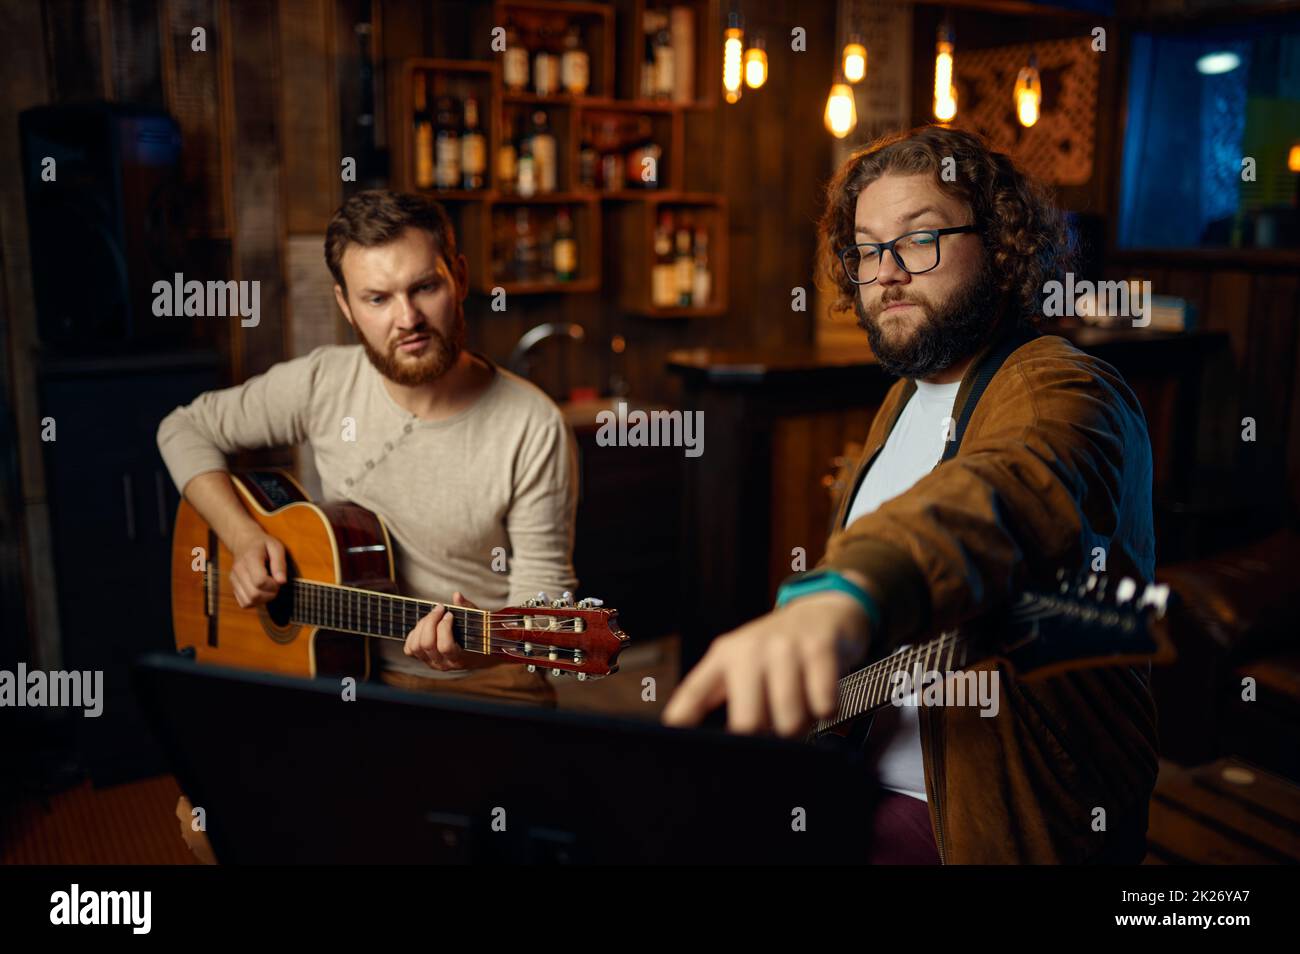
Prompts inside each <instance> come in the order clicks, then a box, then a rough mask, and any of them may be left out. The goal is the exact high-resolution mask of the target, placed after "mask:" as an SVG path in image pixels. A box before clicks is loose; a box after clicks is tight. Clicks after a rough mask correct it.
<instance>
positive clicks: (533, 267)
mask: <svg viewBox="0 0 1300 954" xmlns="http://www.w3.org/2000/svg"><path fill="white" fill-rule="evenodd" d="M537 251H538V250H537V233H536V232H535V231H534V229H533V221H532V215H531V214H530V213H529V211H528V206H526V205H521V206H519V207H518V208H517V209H515V242H514V254H513V259H514V268H513V269H511V272H512V274H513V276H514V280H515V281H517V282H532V281H536V280H537V278H538V274H537V267H538V254H537Z"/></svg>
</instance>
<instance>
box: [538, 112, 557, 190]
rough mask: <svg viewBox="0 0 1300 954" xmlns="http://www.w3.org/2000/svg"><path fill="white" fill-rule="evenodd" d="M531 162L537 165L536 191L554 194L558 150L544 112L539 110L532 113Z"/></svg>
mask: <svg viewBox="0 0 1300 954" xmlns="http://www.w3.org/2000/svg"><path fill="white" fill-rule="evenodd" d="M532 146H533V161H534V162H535V163H536V165H537V169H536V173H537V191H538V192H543V193H545V192H554V191H555V190H556V189H557V188H559V174H558V168H557V160H558V157H559V150H558V149H556V145H555V134H554V133H553V132H551V126H550V122H549V120H548V119H547V116H546V110H544V109H539V110H537V111H536V112H535V113H533V135H532Z"/></svg>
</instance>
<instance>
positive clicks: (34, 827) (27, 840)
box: [0, 775, 196, 865]
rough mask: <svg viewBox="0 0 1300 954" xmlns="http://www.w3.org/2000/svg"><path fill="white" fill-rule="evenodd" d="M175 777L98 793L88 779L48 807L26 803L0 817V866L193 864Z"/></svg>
mask: <svg viewBox="0 0 1300 954" xmlns="http://www.w3.org/2000/svg"><path fill="white" fill-rule="evenodd" d="M180 794H181V790H180V788H178V787H177V785H176V780H175V779H174V778H172V777H171V776H170V775H163V776H160V777H158V778H151V779H146V780H145V781H141V782H132V783H131V784H128V785H115V786H113V787H112V788H101V789H96V788H95V787H94V786H92V785H91V784H90V782H89V781H85V782H82V783H81V784H80V785H78V786H76V787H75V788H71V789H69V790H67V791H65V792H59V793H58V794H57V795H53V796H51V797H50V799H49V803H48V805H44V806H43V805H41V804H40V803H39V802H37V801H30V802H23V803H20V804H19V805H17V806H16V807H12V808H10V809H9V810H8V811H5V812H4V813H3V814H0V864H6V865H105V864H117V865H188V864H195V863H196V862H195V861H194V859H193V856H192V855H191V854H190V851H189V849H188V848H186V847H185V842H183V841H181V836H180V822H179V821H178V820H177V818H176V800H177V798H179V797H180Z"/></svg>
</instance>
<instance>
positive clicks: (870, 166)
mask: <svg viewBox="0 0 1300 954" xmlns="http://www.w3.org/2000/svg"><path fill="white" fill-rule="evenodd" d="M949 157H951V158H952V159H953V160H954V163H953V166H950V168H953V171H954V173H955V177H954V180H953V181H951V182H949V181H946V180H945V179H944V178H943V176H941V175H940V174H939V173H940V170H941V169H942V168H943V160H944V159H946V158H949ZM887 172H889V173H895V174H898V175H916V174H918V173H926V172H928V173H932V174H933V175H934V177H935V185H937V186H938V187H939V189H940V190H941V191H943V192H944V193H946V194H947V195H949V196H952V197H953V198H957V199H960V200H961V201H963V202H965V203H966V205H967V206H969V207H970V210H971V213H972V216H973V223H974V224H975V225H976V226H978V227H979V230H980V231H979V236H980V241H981V242H982V243H983V245H984V249H985V251H986V252H987V253H988V255H989V267H990V268H991V270H992V272H993V274H994V276H996V282H997V287H998V289H999V290H1000V291H1001V292H1002V293H1003V295H1005V296H1006V298H1007V300H1008V302H1009V303H1010V304H1011V305H1012V306H1013V309H1014V312H1015V314H1016V317H1019V318H1021V319H1023V320H1027V321H1031V322H1036V321H1037V320H1038V319H1039V312H1040V302H1041V301H1042V296H1043V295H1044V294H1045V290H1044V285H1045V284H1046V283H1047V282H1049V281H1051V280H1053V279H1056V280H1058V281H1059V280H1063V277H1064V274H1065V272H1066V271H1068V270H1069V269H1071V268H1072V267H1073V265H1074V262H1075V258H1076V256H1077V244H1076V239H1075V236H1074V234H1073V232H1072V230H1071V229H1070V228H1069V227H1068V225H1067V223H1066V220H1065V216H1064V214H1063V213H1062V212H1061V211H1060V210H1059V209H1057V208H1056V205H1055V203H1054V200H1053V196H1052V193H1051V192H1050V190H1049V189H1048V188H1047V187H1046V186H1044V185H1042V184H1041V183H1038V182H1036V181H1034V180H1032V179H1030V178H1029V177H1028V176H1026V175H1025V174H1024V173H1023V172H1021V171H1020V170H1019V169H1017V168H1016V166H1015V164H1014V163H1013V162H1012V161H1011V159H1010V157H1008V156H1006V155H1004V154H1003V153H1000V152H994V151H993V150H992V149H990V148H989V146H988V145H987V144H986V143H985V142H984V141H983V140H982V139H981V138H980V137H979V136H977V135H975V134H974V133H970V132H966V131H964V130H961V129H953V128H950V127H946V126H934V125H931V126H920V127H917V128H916V129H913V130H910V131H908V132H901V133H894V134H892V135H888V136H883V137H881V138H880V139H877V140H876V141H875V142H872V143H870V144H868V145H866V146H864V147H863V148H861V149H859V150H857V151H856V152H854V153H853V155H851V156H849V158H848V159H846V160H845V161H844V163H843V164H842V165H841V166H840V167H839V169H838V170H836V172H835V175H834V176H832V177H831V181H830V183H829V184H828V185H827V187H826V210H825V212H823V213H822V216H821V219H820V220H819V221H818V223H817V232H818V264H819V277H820V281H821V284H822V287H823V288H825V289H826V290H828V291H833V292H834V299H833V301H832V307H833V308H834V309H835V310H837V311H838V310H848V309H851V308H852V307H853V299H854V296H856V295H857V293H858V286H856V285H854V284H853V283H852V282H850V281H849V278H848V276H847V275H846V274H845V273H844V269H843V267H842V266H841V264H840V261H839V259H838V257H837V253H838V251H839V250H840V249H842V248H845V247H847V246H849V245H852V244H853V243H854V241H855V238H854V229H855V224H854V219H855V213H856V209H857V201H858V195H859V194H860V193H861V192H862V190H863V189H865V188H866V187H867V186H868V185H870V184H871V183H872V182H875V181H876V179H878V178H880V176H882V175H884V174H885V173H887Z"/></svg>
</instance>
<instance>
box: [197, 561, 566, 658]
mask: <svg viewBox="0 0 1300 954" xmlns="http://www.w3.org/2000/svg"><path fill="white" fill-rule="evenodd" d="M209 570H210V571H212V572H214V573H215V575H216V576H217V578H220V577H221V575H222V574H221V572H220V570H219V569H217V570H213V568H211V567H210V568H209ZM290 582H292V583H294V584H307V585H308V586H317V587H321V590H320V591H318V592H349V593H353V592H355V593H364V594H367V596H372V595H373V596H379V597H388V598H389V599H390V600H393V599H396V600H401V601H403V602H409V603H414V604H420V603H431V602H432V601H423V600H416V599H414V598H412V597H403V596H398V595H396V594H390V593H380V592H378V591H374V590H362V589H357V588H352V587H346V586H338V585H337V584H322V583H320V582H318V581H315V580H304V579H302V578H301V577H294V578H293V579H292V580H291V581H290ZM293 592H294V596H295V604H296V608H298V609H300V610H303V611H308V612H315V611H319V612H320V613H321V614H322V615H325V614H330V613H332V612H333V610H334V609H337V610H339V611H341V612H340V613H338V614H337V615H347V616H349V617H350V618H349V619H348V620H347V621H348V622H353V621H355V622H361V621H362V617H365V618H366V620H367V624H366V625H369V624H370V623H369V621H371V620H373V622H374V624H375V625H376V626H379V627H381V628H396V627H401V628H407V627H408V626H410V627H411V628H413V625H411V624H410V618H409V617H410V614H408V613H406V612H405V609H406V607H405V606H403V608H402V610H401V611H394V610H393V609H392V608H391V606H388V607H387V608H386V607H385V604H382V603H381V604H377V605H376V606H375V607H374V609H375V610H376V611H375V612H374V613H358V612H356V609H355V607H343V606H339V607H335V608H330V607H323V606H312V605H310V603H309V601H306V600H304V601H299V600H297V599H296V597H298V596H303V597H310V596H311V595H313V591H312V590H309V589H305V588H304V587H301V586H295V588H294V591H293ZM218 598H219V599H223V600H229V599H230V598H231V597H230V595H229V594H228V593H227V594H221V595H219V597H218ZM443 605H444V606H446V607H447V608H448V609H449V610H451V611H453V612H452V616H453V618H454V619H457V620H458V621H459V622H460V623H461V625H462V634H461V635H462V638H463V639H465V640H466V641H468V642H469V643H470V644H471V645H473V644H479V645H481V644H482V642H483V637H484V636H485V635H487V634H488V633H502V634H506V633H508V634H517V633H519V630H517V629H516V628H514V627H513V626H511V625H509V624H510V623H516V622H520V623H521V622H523V621H524V620H526V619H527V617H526V616H525V615H523V614H520V615H507V616H501V615H497V614H492V613H490V612H489V611H488V610H480V609H476V608H474V607H468V606H456V605H454V604H443ZM240 608H241V609H242V608H244V607H240ZM420 609H421V607H420V606H418V605H417V606H416V607H415V610H416V612H417V614H418V615H417V617H416V622H417V623H418V622H419V620H420V619H423V618H424V616H426V615H427V613H424V612H419V611H420ZM456 610H460V611H461V613H460V614H457V613H456V612H455V611H456ZM485 617H490V618H491V624H490V625H489V626H487V627H486V628H485V627H484V625H483V620H484V618H485ZM542 618H544V619H553V618H554V617H553V616H543V617H542ZM298 622H300V623H301V624H302V625H308V626H315V627H316V628H318V629H327V630H331V631H333V632H348V633H355V634H356V635H359V636H372V637H374V638H376V639H392V640H399V639H400V640H403V641H404V640H405V639H406V638H407V635H409V629H408V633H407V635H399V634H388V633H373V632H370V631H369V630H360V629H354V628H352V627H349V626H344V625H331V624H330V623H329V621H328V620H327V619H323V620H322V621H320V622H309V621H306V620H299V621H298ZM485 629H486V631H485ZM533 632H536V633H538V634H539V635H544V634H545V633H577V632H579V630H578V629H577V628H576V626H575V625H574V624H573V621H565V622H563V623H561V624H560V625H559V626H557V627H556V628H554V629H550V628H548V629H539V630H534V631H533ZM539 642H541V640H539V639H536V638H534V639H524V638H521V637H520V636H516V637H515V638H513V639H500V638H497V637H495V636H489V637H488V639H487V644H488V646H490V647H491V648H493V649H499V648H507V649H509V648H522V647H523V646H524V645H525V644H533V645H536V644H538V643H539ZM462 648H466V649H470V647H462ZM475 648H477V647H475ZM470 651H473V649H470ZM530 658H532V657H530ZM535 658H537V659H538V660H539V661H541V662H546V661H547V660H546V658H545V657H543V656H537V657H535Z"/></svg>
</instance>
